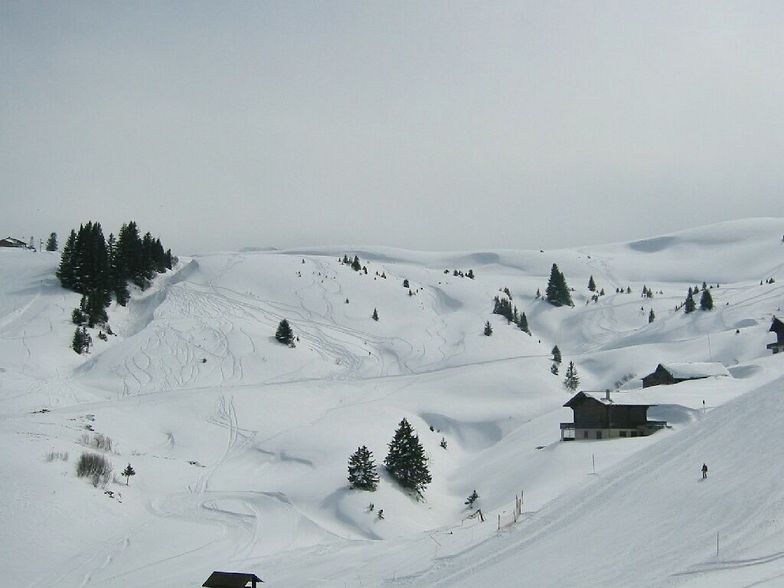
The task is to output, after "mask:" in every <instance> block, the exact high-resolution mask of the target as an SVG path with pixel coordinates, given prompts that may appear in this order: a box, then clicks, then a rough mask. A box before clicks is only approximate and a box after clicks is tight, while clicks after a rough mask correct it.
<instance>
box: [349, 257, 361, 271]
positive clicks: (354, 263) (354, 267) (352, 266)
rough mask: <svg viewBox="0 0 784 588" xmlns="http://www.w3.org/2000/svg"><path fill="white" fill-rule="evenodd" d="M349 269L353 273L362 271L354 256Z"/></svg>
mask: <svg viewBox="0 0 784 588" xmlns="http://www.w3.org/2000/svg"><path fill="white" fill-rule="evenodd" d="M351 269H353V270H354V271H355V272H358V271H359V270H361V269H362V264H361V263H359V257H358V256H356V255H355V256H354V261H352V262H351Z"/></svg>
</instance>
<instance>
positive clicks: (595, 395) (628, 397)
mask: <svg viewBox="0 0 784 588" xmlns="http://www.w3.org/2000/svg"><path fill="white" fill-rule="evenodd" d="M609 396H610V399H609V400H608V399H607V392H584V391H580V392H578V393H577V394H575V395H574V396H572V397H571V398H570V399H569V402H567V403H566V404H564V406H566V407H568V408H574V406H575V405H576V404H578V403H579V402H580V401H581V400H583V399H585V398H590V399H592V400H596V401H598V402H601V403H602V404H604V405H606V406H656V405H655V404H651V403H650V402H646V401H645V400H644V399H643V398H641V397H640V395H639V393H636V392H612V393H610V395H609Z"/></svg>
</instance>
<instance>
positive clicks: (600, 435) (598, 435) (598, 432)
mask: <svg viewBox="0 0 784 588" xmlns="http://www.w3.org/2000/svg"><path fill="white" fill-rule="evenodd" d="M596 438H597V439H601V438H602V432H601V431H596Z"/></svg>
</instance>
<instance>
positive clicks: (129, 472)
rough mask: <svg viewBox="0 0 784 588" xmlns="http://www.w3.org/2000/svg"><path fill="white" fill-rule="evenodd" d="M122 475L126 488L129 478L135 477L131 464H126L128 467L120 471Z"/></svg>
mask: <svg viewBox="0 0 784 588" xmlns="http://www.w3.org/2000/svg"><path fill="white" fill-rule="evenodd" d="M122 475H123V476H125V485H126V486H127V485H128V482H130V480H131V476H135V475H136V470H134V469H133V467H132V466H131V464H128V467H126V468H125V469H124V470H123V471H122Z"/></svg>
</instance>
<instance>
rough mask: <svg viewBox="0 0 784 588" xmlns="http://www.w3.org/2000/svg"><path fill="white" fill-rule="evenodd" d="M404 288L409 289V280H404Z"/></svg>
mask: <svg viewBox="0 0 784 588" xmlns="http://www.w3.org/2000/svg"><path fill="white" fill-rule="evenodd" d="M403 287H404V288H408V287H409V286H408V278H404V279H403Z"/></svg>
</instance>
